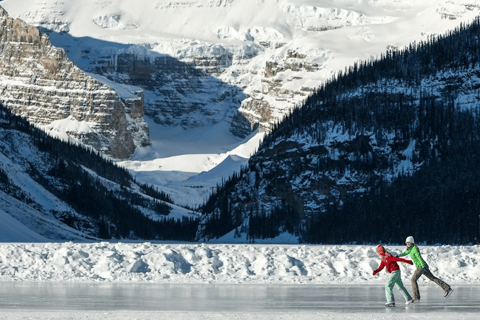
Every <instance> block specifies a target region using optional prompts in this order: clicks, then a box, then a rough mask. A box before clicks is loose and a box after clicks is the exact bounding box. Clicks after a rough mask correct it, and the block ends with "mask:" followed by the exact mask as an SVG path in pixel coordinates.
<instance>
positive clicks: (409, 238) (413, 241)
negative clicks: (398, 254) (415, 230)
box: [405, 236, 415, 243]
mask: <svg viewBox="0 0 480 320" xmlns="http://www.w3.org/2000/svg"><path fill="white" fill-rule="evenodd" d="M407 242H410V243H415V240H413V237H412V236H409V237H407V240H405V243H407Z"/></svg>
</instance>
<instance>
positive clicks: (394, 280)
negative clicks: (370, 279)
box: [373, 244, 414, 307]
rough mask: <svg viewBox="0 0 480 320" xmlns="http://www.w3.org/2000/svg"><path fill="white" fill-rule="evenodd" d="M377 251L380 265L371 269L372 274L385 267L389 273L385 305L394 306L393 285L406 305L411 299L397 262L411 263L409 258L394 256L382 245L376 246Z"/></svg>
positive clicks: (411, 301)
mask: <svg viewBox="0 0 480 320" xmlns="http://www.w3.org/2000/svg"><path fill="white" fill-rule="evenodd" d="M377 253H378V255H379V256H380V257H381V258H382V260H381V263H380V266H379V267H378V268H377V270H375V271H373V275H376V274H377V273H378V272H380V271H382V269H383V268H384V267H386V269H387V272H388V273H390V275H389V277H388V279H387V283H385V295H386V297H387V303H385V306H386V307H395V297H394V295H393V287H394V286H395V285H396V286H397V288H398V290H400V293H401V294H402V296H403V297H404V298H405V301H407V302H406V303H405V304H406V305H407V306H408V305H409V304H411V303H413V301H414V300H413V299H412V297H411V296H410V294H409V293H408V291H407V289H405V287H404V286H403V282H402V275H401V273H400V267H399V266H398V264H397V262H405V263H408V264H413V262H412V261H410V260H405V259H402V258H398V257H394V256H393V255H392V254H391V253H390V252H388V251H385V248H384V247H383V246H382V245H380V244H379V245H378V246H377Z"/></svg>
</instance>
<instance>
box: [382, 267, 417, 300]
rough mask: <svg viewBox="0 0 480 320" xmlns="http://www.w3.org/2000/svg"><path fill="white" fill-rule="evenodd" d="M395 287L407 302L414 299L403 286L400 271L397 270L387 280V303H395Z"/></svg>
mask: <svg viewBox="0 0 480 320" xmlns="http://www.w3.org/2000/svg"><path fill="white" fill-rule="evenodd" d="M395 285H396V286H397V288H398V290H399V291H400V293H401V294H402V296H403V297H404V298H405V301H408V300H411V299H412V297H411V296H410V294H409V293H408V291H407V289H405V286H404V285H403V282H402V275H401V273H400V270H397V271H393V272H392V273H391V274H390V276H389V277H388V279H387V283H386V284H385V296H386V297H387V302H395V297H394V296H393V287H395Z"/></svg>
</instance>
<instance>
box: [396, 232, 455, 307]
mask: <svg viewBox="0 0 480 320" xmlns="http://www.w3.org/2000/svg"><path fill="white" fill-rule="evenodd" d="M405 242H406V244H407V250H406V251H405V252H402V253H400V254H399V255H398V256H399V257H403V256H406V255H407V254H408V255H410V258H411V259H412V260H413V263H414V264H415V266H416V267H417V270H415V272H414V273H413V276H412V291H413V298H414V299H415V302H419V301H420V291H419V290H418V283H417V281H418V279H419V278H420V277H421V276H422V275H425V277H427V278H428V279H430V280H431V281H433V282H435V283H436V284H437V285H438V286H439V287H440V288H442V290H443V291H444V292H445V294H444V297H445V298H446V297H448V296H449V295H450V294H451V293H452V291H453V289H452V288H450V286H449V285H448V284H447V283H445V282H444V281H442V280H440V279H438V278H437V277H435V276H434V275H433V274H432V272H431V271H430V269H429V268H428V265H427V263H426V262H425V260H423V258H422V256H421V254H420V249H419V248H418V246H417V245H416V244H415V241H414V240H413V237H412V236H409V237H407V240H406V241H405Z"/></svg>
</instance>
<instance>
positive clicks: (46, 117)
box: [0, 7, 148, 158]
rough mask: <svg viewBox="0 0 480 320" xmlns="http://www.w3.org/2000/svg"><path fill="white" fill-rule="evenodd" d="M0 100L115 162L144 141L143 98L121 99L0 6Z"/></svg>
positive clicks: (30, 120)
mask: <svg viewBox="0 0 480 320" xmlns="http://www.w3.org/2000/svg"><path fill="white" fill-rule="evenodd" d="M0 101H1V102H2V103H3V105H4V106H5V107H7V108H8V109H10V110H12V111H13V112H14V113H16V114H18V115H21V116H22V117H25V118H26V119H28V120H29V122H31V123H34V124H36V125H39V126H44V127H47V126H50V128H54V127H55V128H62V129H61V130H63V132H65V133H66V134H67V135H68V137H69V138H74V139H75V140H78V141H81V142H82V143H84V144H86V145H90V146H92V147H94V148H95V149H97V150H100V151H103V152H104V153H106V154H108V155H110V156H112V157H114V158H127V157H129V156H130V155H131V154H132V153H133V152H134V150H135V147H136V145H142V144H146V143H148V133H145V132H146V130H147V127H146V124H145V123H144V121H143V105H142V102H143V96H139V97H137V98H129V99H127V100H125V101H122V99H120V97H119V96H118V94H117V93H116V92H115V91H114V90H113V89H112V88H110V87H109V86H107V85H105V84H103V83H101V82H100V81H98V80H96V79H94V78H92V77H90V76H88V75H86V74H85V73H84V72H83V71H81V70H80V69H79V68H78V67H76V66H75V65H74V64H73V63H72V61H71V60H70V59H69V58H68V57H67V55H66V53H65V51H64V50H63V49H60V48H56V47H54V46H52V45H51V43H50V40H49V37H48V36H47V35H45V34H43V33H41V32H40V31H39V30H38V29H37V28H35V27H32V26H29V25H28V24H26V23H25V22H24V21H22V20H20V19H13V18H11V17H9V15H8V13H7V12H6V11H5V10H4V9H3V8H1V7H0ZM135 138H137V140H135Z"/></svg>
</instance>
